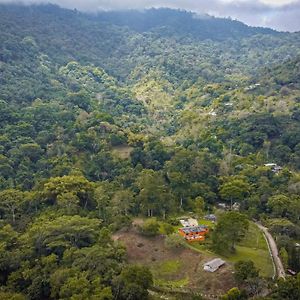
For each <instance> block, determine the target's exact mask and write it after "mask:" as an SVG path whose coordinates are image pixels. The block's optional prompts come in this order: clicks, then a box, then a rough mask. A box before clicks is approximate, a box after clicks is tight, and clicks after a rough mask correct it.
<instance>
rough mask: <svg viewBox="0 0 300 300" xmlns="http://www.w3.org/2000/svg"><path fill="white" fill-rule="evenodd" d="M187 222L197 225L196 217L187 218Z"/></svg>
mask: <svg viewBox="0 0 300 300" xmlns="http://www.w3.org/2000/svg"><path fill="white" fill-rule="evenodd" d="M188 222H189V224H190V226H198V221H197V220H196V219H193V218H189V219H188Z"/></svg>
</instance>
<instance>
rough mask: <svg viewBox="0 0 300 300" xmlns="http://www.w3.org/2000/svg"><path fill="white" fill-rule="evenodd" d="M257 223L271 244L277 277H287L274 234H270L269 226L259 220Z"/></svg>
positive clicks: (271, 253)
mask: <svg viewBox="0 0 300 300" xmlns="http://www.w3.org/2000/svg"><path fill="white" fill-rule="evenodd" d="M256 225H257V226H258V227H259V228H260V229H261V230H262V231H263V233H264V235H265V237H266V239H267V242H268V245H269V250H270V255H271V256H272V258H273V259H272V260H273V263H274V265H275V268H276V273H277V277H278V278H285V276H286V274H285V270H284V267H283V264H282V262H281V259H280V257H279V252H278V248H277V245H276V242H275V240H274V239H273V236H272V235H271V234H270V232H269V231H268V228H267V227H264V226H263V225H261V224H260V223H258V222H256Z"/></svg>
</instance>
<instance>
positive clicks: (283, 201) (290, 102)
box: [0, 5, 300, 299]
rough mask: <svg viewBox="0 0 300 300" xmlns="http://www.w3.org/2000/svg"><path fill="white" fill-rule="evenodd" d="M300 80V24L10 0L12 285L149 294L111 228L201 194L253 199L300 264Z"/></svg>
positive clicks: (0, 230) (7, 122)
mask: <svg viewBox="0 0 300 300" xmlns="http://www.w3.org/2000/svg"><path fill="white" fill-rule="evenodd" d="M299 88H300V33H280V32H276V31H274V30H271V29H264V28H254V27H249V26H246V25H244V24H243V23H241V22H238V21H233V20H230V19H219V18H214V17H210V16H198V15H196V14H193V13H189V12H185V11H177V10H170V9H151V10H146V11H143V12H138V11H128V12H101V13H99V14H94V15H88V14H84V13H80V12H78V11H76V10H74V11H71V10H66V9H62V8H59V7H57V6H53V5H44V6H19V5H0V124H1V126H0V237H1V239H0V274H1V275H0V285H1V289H0V298H1V299H146V298H147V297H148V291H147V290H148V289H149V288H150V287H151V286H152V285H153V280H152V274H151V273H150V271H149V270H148V269H147V268H145V267H142V266H135V265H130V264H128V263H127V259H126V250H125V248H124V246H123V245H121V244H119V243H116V242H115V241H113V240H112V238H111V234H113V233H114V232H116V231H117V230H119V229H121V228H127V227H128V226H130V224H131V221H132V219H133V218H136V217H137V216H139V217H148V216H151V217H157V218H158V219H160V220H163V222H165V223H170V224H172V222H173V221H174V218H176V217H177V216H178V215H180V214H184V213H186V212H188V211H194V212H195V211H197V210H198V209H199V203H200V206H201V205H202V206H201V207H202V208H201V209H202V210H203V211H208V212H211V211H213V210H214V208H215V206H216V205H217V203H218V202H225V203H227V204H228V205H232V202H237V203H239V204H240V210H241V212H242V213H243V215H246V216H247V218H248V219H257V220H261V221H263V222H264V223H265V224H267V225H268V227H269V228H270V230H271V232H272V233H273V234H274V235H276V236H277V237H278V239H277V243H278V245H279V248H280V249H281V254H282V256H283V257H284V261H285V267H286V268H291V269H293V270H294V271H295V272H299V271H300V252H299V248H297V247H296V246H295V243H296V242H298V241H300V220H299V215H300V89H299ZM269 163H273V164H276V165H277V166H280V167H281V168H280V169H278V170H277V171H275V170H274V169H272V167H270V166H269V165H268V164H269ZM201 203H202V204H201ZM216 232H218V231H217V230H216ZM215 236H217V234H216V235H215ZM212 241H213V243H214V242H216V243H218V242H220V241H218V240H217V238H215V239H213V240H212ZM222 242H224V240H222ZM224 243H225V242H224ZM225 244H226V243H225ZM225 244H224V248H222V249H223V250H222V251H224V252H225V253H226V252H228V253H229V252H231V251H233V250H234V249H232V248H231V245H229V244H228V245H225ZM214 246H215V249H219V248H220V247H218V245H214ZM216 252H218V250H216ZM245 259H246V258H245ZM291 280H294V279H291ZM291 285H292V286H293V285H294V283H293V282H291ZM279 287H280V288H278V286H277V288H276V289H275V288H274V289H273V290H272V291H271V290H270V291H269V292H270V297H271V299H292V298H288V296H286V297H285V295H286V294H285V293H284V292H282V290H281V289H283V286H281V285H280V284H279ZM291 289H292V288H291ZM295 289H296V291H295V290H293V292H295V293H298V294H297V295H298V296H299V293H300V292H299V291H300V287H299V283H298V287H296V288H295ZM297 289H298V290H297ZM202 292H203V291H202ZM288 293H289V292H288ZM248 296H249V297H251V296H253V293H252V294H251V292H250V293H248ZM191 297H192V295H191ZM199 297H200V296H199ZM224 299H225V298H224ZM226 299H231V298H226ZM236 299H238V298H236ZM239 299H242V298H239ZM243 299H244V298H243ZM294 299H298V298H294Z"/></svg>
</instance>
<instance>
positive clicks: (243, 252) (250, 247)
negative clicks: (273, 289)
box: [187, 222, 273, 277]
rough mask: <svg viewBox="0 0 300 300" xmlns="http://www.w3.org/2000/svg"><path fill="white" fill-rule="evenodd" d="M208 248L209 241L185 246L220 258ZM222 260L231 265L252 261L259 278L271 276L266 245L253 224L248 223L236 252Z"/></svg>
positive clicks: (261, 234)
mask: <svg viewBox="0 0 300 300" xmlns="http://www.w3.org/2000/svg"><path fill="white" fill-rule="evenodd" d="M213 225H214V224H213ZM210 228H211V227H210ZM209 246H210V241H209V239H208V240H206V241H205V242H204V243H203V242H202V243H193V244H187V247H188V248H190V249H192V250H194V251H197V252H199V253H203V254H205V255H207V256H208V255H210V256H212V255H214V256H219V257H222V256H220V255H218V254H215V253H214V252H212V251H211V250H210V247H209ZM223 258H224V259H225V260H227V261H229V262H232V263H235V262H237V261H239V260H252V261H253V262H254V264H255V266H256V267H257V268H258V269H259V270H260V275H261V276H263V277H272V276H273V264H272V260H271V257H270V254H269V250H268V245H267V243H266V240H265V238H264V236H263V233H262V232H261V231H260V230H259V229H258V227H257V226H256V225H255V224H254V223H253V222H250V224H249V230H248V232H247V234H246V236H245V238H244V239H243V240H242V241H241V242H240V243H239V244H238V245H237V246H236V252H235V253H234V254H233V255H230V256H226V257H223Z"/></svg>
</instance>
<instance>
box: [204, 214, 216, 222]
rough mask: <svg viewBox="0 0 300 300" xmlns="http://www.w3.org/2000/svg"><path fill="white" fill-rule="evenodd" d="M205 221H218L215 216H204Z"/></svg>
mask: <svg viewBox="0 0 300 300" xmlns="http://www.w3.org/2000/svg"><path fill="white" fill-rule="evenodd" d="M204 219H205V220H208V221H212V222H216V221H217V217H216V215H214V214H210V215H206V216H204Z"/></svg>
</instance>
